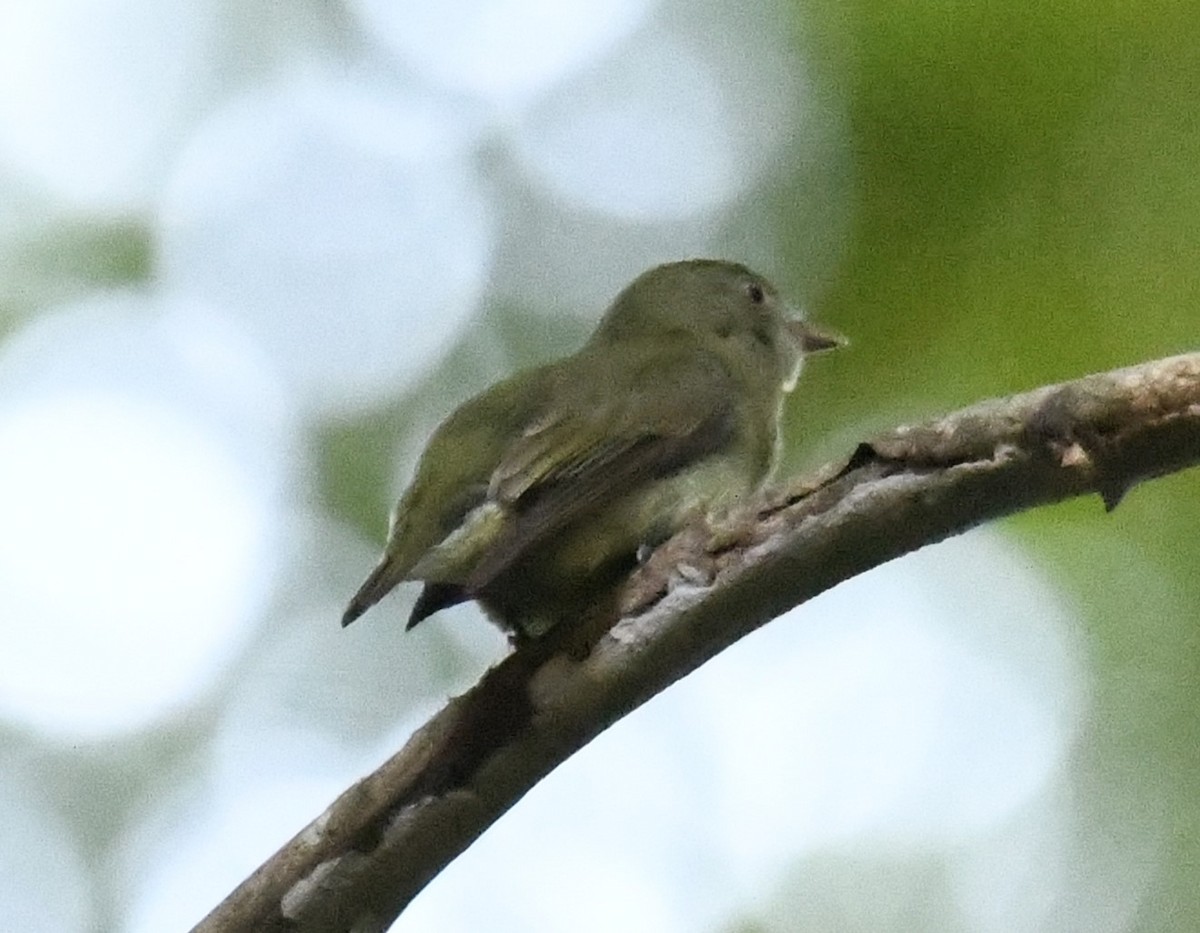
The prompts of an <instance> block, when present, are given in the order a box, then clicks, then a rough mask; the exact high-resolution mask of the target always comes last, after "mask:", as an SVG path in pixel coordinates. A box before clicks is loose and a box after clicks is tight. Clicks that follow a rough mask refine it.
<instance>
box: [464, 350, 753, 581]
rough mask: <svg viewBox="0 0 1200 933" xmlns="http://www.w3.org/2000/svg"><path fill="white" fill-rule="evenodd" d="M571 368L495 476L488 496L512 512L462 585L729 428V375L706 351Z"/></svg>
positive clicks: (716, 441)
mask: <svg viewBox="0 0 1200 933" xmlns="http://www.w3.org/2000/svg"><path fill="white" fill-rule="evenodd" d="M638 356H640V357H641V358H640V359H639V358H637V357H638ZM577 375H578V376H579V378H578V379H577V380H575V381H574V382H573V383H572V384H571V386H570V388H569V390H568V391H567V392H566V393H565V398H561V399H560V400H559V401H560V404H556V405H554V406H553V407H552V408H551V409H549V410H548V411H547V412H546V413H544V414H542V415H541V416H540V417H538V418H535V419H533V420H532V421H531V422H530V423H529V424H528V425H527V426H526V428H525V430H524V432H523V433H522V435H521V436H520V437H519V438H518V439H517V440H516V441H514V442H513V443H512V444H511V445H510V447H509V448H508V449H507V451H506V453H505V455H504V457H503V458H502V459H501V461H500V464H499V465H498V466H497V468H496V470H495V472H494V473H493V474H492V478H491V484H490V489H489V494H488V495H489V499H491V500H493V501H496V502H499V503H501V504H503V505H504V506H505V509H506V511H507V512H508V514H509V515H510V519H509V521H508V522H507V523H506V527H505V529H504V531H503V533H502V534H500V535H499V536H498V537H497V539H496V540H495V541H494V542H493V546H491V547H489V548H488V553H487V554H486V555H485V556H484V557H483V558H482V559H481V560H480V561H479V563H478V564H477V565H476V566H475V567H474V568H473V570H472V572H471V574H470V577H469V579H468V580H467V581H466V586H467V589H468V590H472V591H477V590H478V589H479V588H481V587H483V586H486V585H487V584H488V583H489V582H490V581H492V580H494V579H495V578H496V577H497V576H498V575H499V574H501V573H502V572H503V571H504V570H506V569H507V568H508V567H510V566H512V564H513V563H515V562H516V561H517V560H518V559H519V558H520V557H521V556H522V555H524V554H525V553H527V552H528V551H529V549H530V548H531V547H534V546H535V545H537V544H539V543H541V542H543V541H544V540H546V539H547V538H548V537H549V536H551V535H552V534H554V533H555V532H557V531H559V530H561V529H562V528H564V527H566V526H567V525H569V524H571V523H572V522H573V521H575V520H576V519H578V518H579V517H580V516H582V515H584V514H586V513H588V512H590V511H592V510H595V509H600V508H603V507H604V505H605V504H606V503H609V502H612V501H615V500H616V499H618V498H620V497H621V496H623V495H625V494H626V493H628V492H629V490H631V489H634V488H637V487H638V486H640V485H642V484H644V483H646V482H649V481H652V480H654V479H657V478H661V477H664V476H669V475H670V474H672V473H675V472H676V471H678V470H680V469H682V468H683V467H685V466H687V465H688V464H690V463H693V462H695V461H696V460H698V459H700V458H702V457H704V456H705V455H707V454H710V453H712V452H713V451H716V450H720V449H721V448H722V447H724V446H725V445H726V444H727V443H728V441H729V439H730V438H731V437H732V435H733V432H734V429H735V401H734V394H733V392H732V387H731V385H730V381H729V377H728V375H727V374H726V372H725V370H724V368H723V367H722V366H721V365H720V364H719V362H717V361H716V360H715V359H713V358H712V357H709V356H707V355H705V354H701V353H696V352H690V353H683V352H674V353H672V352H662V351H658V352H644V353H641V354H635V358H634V359H632V360H631V359H630V358H628V357H625V358H623V359H620V360H616V361H614V360H612V358H611V357H609V358H602V359H599V360H596V361H595V362H592V363H590V364H589V365H587V366H581V367H579V371H578V373H577Z"/></svg>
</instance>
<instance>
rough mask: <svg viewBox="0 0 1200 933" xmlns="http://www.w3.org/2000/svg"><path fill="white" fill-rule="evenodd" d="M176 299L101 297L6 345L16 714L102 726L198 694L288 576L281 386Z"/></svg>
mask: <svg viewBox="0 0 1200 933" xmlns="http://www.w3.org/2000/svg"><path fill="white" fill-rule="evenodd" d="M147 305H149V306H147ZM175 310H176V311H177V312H178V314H177V316H175V317H172V316H171V314H169V313H166V312H163V311H162V310H161V309H159V308H156V307H154V306H153V305H151V304H149V303H148V302H146V301H145V300H144V299H139V298H135V297H132V296H126V297H124V298H120V297H117V298H107V299H100V300H97V301H96V302H94V303H91V304H87V305H83V306H79V307H76V308H73V309H70V310H68V311H64V312H60V313H58V314H55V315H50V316H48V317H47V318H45V319H44V320H42V321H39V322H37V323H35V324H34V325H33V326H32V327H30V328H29V329H28V330H26V331H25V332H23V333H21V334H19V335H18V336H17V337H16V338H15V340H14V341H13V342H12V343H11V344H10V345H9V346H7V347H5V351H6V352H5V353H4V355H3V356H0V514H3V515H4V517H5V533H4V535H2V536H0V605H2V606H3V607H4V632H5V650H4V651H3V652H0V715H3V716H4V717H6V718H8V719H10V720H13V721H15V722H20V723H22V724H24V725H26V726H28V727H31V728H34V729H38V730H43V731H45V732H48V733H50V734H54V735H58V736H63V737H82V738H89V737H92V738H96V737H101V736H104V735H109V734H112V733H117V732H124V731H128V730H131V729H135V728H138V727H140V726H142V725H144V724H146V723H148V722H151V721H153V720H154V719H156V718H158V717H160V716H162V715H164V714H165V713H167V712H169V711H171V710H173V709H176V708H178V707H179V706H180V705H181V704H183V703H185V702H186V701H187V700H188V699H190V698H192V697H194V696H195V695H196V694H197V693H198V692H199V691H201V690H203V689H204V688H205V687H206V686H207V685H209V684H210V683H211V682H212V679H213V678H214V677H215V676H216V675H217V674H218V673H219V672H220V671H221V670H222V669H223V666H224V664H225V663H227V662H228V660H229V659H230V658H231V656H232V654H233V652H234V650H235V648H236V647H237V645H238V644H240V642H241V639H242V638H243V637H244V635H245V634H246V633H247V631H248V630H249V629H248V626H249V623H251V622H252V621H253V620H254V618H255V616H256V614H257V613H258V612H259V611H260V608H261V606H262V604H263V602H264V601H265V599H266V596H267V594H268V592H269V589H270V583H271V579H272V575H273V569H272V566H273V563H274V558H273V556H272V552H273V545H274V541H273V534H274V532H273V529H274V527H275V526H276V524H277V521H278V519H277V516H276V512H277V510H278V504H277V499H278V497H279V496H280V492H281V483H282V475H283V469H282V466H281V464H282V462H283V457H284V447H285V446H286V434H287V428H286V425H285V419H284V415H283V413H282V411H281V410H279V409H278V407H277V405H276V403H275V402H274V401H273V400H272V399H271V398H270V395H271V394H273V392H274V391H276V390H275V387H274V386H273V385H272V383H271V380H270V378H269V375H268V374H267V373H265V372H256V371H255V369H254V367H255V365H256V363H257V361H256V359H255V358H254V357H253V355H252V354H250V353H248V351H247V350H246V348H245V347H244V346H242V345H240V344H238V343H237V342H236V341H230V340H226V339H223V337H222V328H221V327H220V326H219V325H218V323H217V322H216V321H213V322H211V324H212V326H211V327H210V328H209V330H208V332H207V333H205V334H200V333H199V332H198V331H197V322H196V321H195V320H194V319H193V318H192V317H191V315H190V313H187V312H185V311H180V310H179V309H175ZM245 392H248V393H249V394H248V395H247V394H243V393H245Z"/></svg>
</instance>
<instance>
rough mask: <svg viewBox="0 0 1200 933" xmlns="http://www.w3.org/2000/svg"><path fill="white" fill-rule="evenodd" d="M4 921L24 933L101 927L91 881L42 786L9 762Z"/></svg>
mask: <svg viewBox="0 0 1200 933" xmlns="http://www.w3.org/2000/svg"><path fill="white" fill-rule="evenodd" d="M0 826H3V827H4V832H3V833H0V917H3V918H4V929H6V930H20V931H21V933H86V931H90V930H95V929H97V928H98V926H97V925H98V923H99V921H98V919H97V918H96V916H95V915H94V911H93V907H92V894H91V878H90V877H89V875H88V872H87V868H86V866H85V864H84V860H83V856H82V854H81V853H80V852H79V851H78V849H77V848H76V839H75V832H74V831H73V829H72V828H70V827H68V826H67V824H66V823H65V822H64V821H63V819H62V816H61V814H60V813H59V812H58V807H57V805H56V804H55V803H53V802H52V801H51V799H50V796H49V795H48V794H46V793H44V787H42V786H40V785H37V784H35V783H34V782H33V781H32V780H30V779H28V778H26V777H25V776H24V775H18V773H17V771H16V769H15V768H14V767H13V765H12V762H11V761H7V762H6V763H5V768H4V780H3V781H0Z"/></svg>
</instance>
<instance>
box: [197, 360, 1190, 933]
mask: <svg viewBox="0 0 1200 933" xmlns="http://www.w3.org/2000/svg"><path fill="white" fill-rule="evenodd" d="M1198 463H1200V353H1197V354H1189V355H1185V356H1178V357H1173V358H1170V359H1164V360H1158V361H1155V362H1150V363H1145V364H1143V365H1140V366H1133V367H1130V368H1128V369H1122V370H1116V371H1113V372H1109V373H1102V374H1099V375H1094V376H1089V377H1086V378H1084V379H1080V380H1077V381H1075V382H1069V383H1064V384H1062V385H1058V386H1048V387H1045V388H1041V389H1037V390H1035V391H1033V392H1028V393H1025V394H1023V395H1018V396H1013V397H1011V398H1006V399H998V400H993V401H989V402H983V403H981V404H979V405H975V406H972V407H970V408H966V409H963V410H962V411H959V412H956V413H954V414H951V415H947V416H946V417H944V418H941V419H938V420H936V421H931V422H928V423H926V424H922V425H918V426H915V427H902V428H899V429H896V430H894V431H892V432H890V433H888V434H886V435H884V436H882V437H879V438H876V439H875V440H873V441H870V442H867V443H864V444H861V445H860V446H859V447H858V449H857V450H856V451H855V452H854V453H853V455H852V456H851V457H850V458H849V459H848V461H847V462H845V463H844V464H838V465H834V466H830V467H827V468H825V469H824V470H823V471H821V472H820V473H819V474H818V475H816V476H814V477H811V478H808V479H803V480H799V481H795V482H793V483H791V484H789V485H787V486H785V487H782V488H775V489H772V490H768V491H767V492H765V493H764V494H763V495H762V496H761V497H760V499H759V501H757V502H756V503H755V507H754V508H753V509H752V510H749V511H747V512H745V513H742V514H740V515H734V516H728V517H726V518H725V519H723V520H721V521H719V522H718V523H716V524H715V525H713V526H709V525H704V524H701V523H699V522H698V523H696V524H695V525H693V526H692V527H689V528H687V529H685V530H684V531H682V532H680V533H679V534H678V535H677V536H675V537H674V538H673V539H671V540H670V541H669V542H667V543H666V544H665V545H663V546H662V547H661V548H659V549H658V551H656V552H655V553H654V554H653V555H652V556H651V558H650V560H649V561H648V562H647V563H646V564H644V565H643V566H642V567H640V568H639V569H638V571H637V572H636V573H635V574H634V575H633V577H632V578H631V580H630V581H629V583H628V584H627V585H626V586H625V588H624V590H623V593H622V616H621V618H620V619H619V620H615V621H614V620H612V619H609V620H604V621H603V628H604V631H603V632H602V633H601V634H600V635H599V636H598V640H596V641H595V644H594V645H593V646H592V647H591V649H590V651H581V650H580V645H579V643H578V642H575V643H573V646H557V647H555V646H546V647H543V648H541V649H539V648H537V647H536V646H535V647H534V648H533V650H526V649H524V648H523V649H522V650H521V651H518V652H515V653H513V654H511V655H509V656H508V657H507V658H505V659H504V660H503V661H502V662H500V663H499V664H498V665H497V666H496V667H494V668H492V669H491V670H490V671H488V672H487V674H485V675H484V677H483V678H482V680H481V681H480V682H479V683H478V684H477V685H476V686H475V687H473V688H472V689H471V690H469V691H468V692H467V693H465V694H463V695H462V696H459V697H456V698H454V699H452V700H451V701H450V702H449V703H448V704H447V705H446V706H445V707H444V708H443V709H442V710H441V711H440V712H439V713H437V714H436V715H435V716H434V717H433V718H432V719H430V720H429V722H428V723H426V724H425V725H424V726H423V727H422V728H421V729H420V730H419V731H418V732H417V733H416V734H415V735H413V737H412V738H411V739H410V740H409V741H408V743H407V744H406V745H405V746H404V748H403V749H401V750H400V751H399V752H398V753H397V754H396V755H395V756H393V758H392V759H391V760H390V761H388V762H387V763H386V764H384V765H383V766H382V767H381V768H379V770H377V771H376V772H375V773H374V774H371V775H369V776H368V777H366V778H364V779H363V780H361V781H359V782H358V783H357V784H355V785H354V786H352V787H351V788H350V789H349V790H347V791H346V792H345V793H343V794H342V795H341V796H340V797H339V798H338V799H337V800H336V801H334V803H333V804H332V805H331V806H330V807H329V809H327V810H326V811H325V812H324V813H323V814H321V815H320V816H319V817H318V818H317V819H316V820H315V821H314V822H313V823H311V824H310V825H309V826H308V827H307V828H305V829H304V830H303V831H301V832H300V833H299V834H298V835H297V836H296V837H295V838H293V839H292V840H291V841H290V842H289V843H287V844H286V845H285V846H284V847H283V848H282V849H280V850H279V851H278V852H277V853H276V854H275V855H274V856H272V857H271V858H270V859H269V860H268V861H267V862H266V863H264V864H263V865H262V866H261V867H260V868H259V869H258V870H257V871H256V872H255V873H254V874H253V875H251V876H250V877H249V878H248V879H246V881H244V882H243V883H242V884H241V885H240V886H239V887H238V888H237V889H236V890H235V891H234V892H233V893H232V894H230V895H229V897H227V898H226V899H225V901H224V902H222V903H221V904H220V905H219V906H218V907H217V908H216V909H215V910H213V912H212V913H211V914H209V916H208V917H207V918H205V919H204V920H203V921H202V922H201V923H200V924H199V926H197V927H196V928H195V931H197V933H218V931H219V933H232V931H251V930H253V931H270V930H278V931H284V930H287V931H306V933H310V931H311V933H316V931H350V930H354V931H356V933H364V931H370V930H384V929H386V928H387V927H388V926H389V925H390V924H391V922H392V921H393V920H394V919H395V917H396V916H397V915H398V914H399V913H400V911H401V910H403V908H404V907H405V905H406V904H408V902H409V901H410V900H412V898H413V897H414V896H415V895H416V894H417V893H418V892H419V891H420V890H421V889H422V888H423V887H424V886H425V885H426V884H427V883H428V882H429V881H430V879H432V878H433V877H434V876H435V875H436V874H437V873H438V872H439V871H440V870H441V869H442V868H443V867H444V866H445V865H446V864H447V863H448V862H449V861H450V860H451V859H453V858H454V856H455V855H457V854H458V853H459V852H461V851H463V850H464V849H465V848H466V847H467V846H469V845H470V844H471V842H472V841H473V840H474V839H475V838H476V837H477V836H479V834H480V833H482V832H483V831H484V830H485V829H486V828H487V827H488V826H489V825H491V824H492V823H493V822H494V821H495V820H496V819H498V818H499V817H500V815H501V814H503V813H504V812H505V811H506V810H507V809H508V808H509V807H511V806H512V805H513V804H514V803H516V801H517V800H519V799H520V798H521V796H523V795H524V794H525V792H526V791H528V790H529V789H530V788H531V787H533V785H534V784H536V783H537V782H538V781H539V780H540V779H541V778H542V777H543V776H545V775H546V774H547V773H549V772H550V771H551V770H552V769H553V768H554V767H556V766H557V765H558V764H559V763H560V762H562V761H563V760H565V759H566V758H567V757H568V756H570V755H571V754H572V753H573V752H574V751H575V750H576V749H578V748H580V747H581V746H582V745H584V744H585V743H587V742H588V741H590V740H591V739H592V738H593V737H594V736H596V735H597V734H598V733H600V732H601V731H603V730H604V729H605V728H607V727H608V726H609V725H610V724H611V723H613V722H615V721H616V720H617V719H619V718H621V717H622V716H624V715H625V714H626V713H628V712H630V711H631V710H632V709H634V708H635V707H637V706H638V705H640V704H641V703H644V702H645V701H646V700H648V699H649V698H650V697H652V696H654V695H655V694H656V693H658V692H659V691H661V690H663V689H665V688H666V687H667V686H669V685H670V684H671V683H673V682H674V681H676V680H678V679H679V678H681V677H683V676H684V675H685V674H687V673H688V672H690V671H692V670H694V669H695V668H696V667H698V666H699V665H700V664H702V663H704V661H706V660H708V659H709V658H711V657H712V656H714V655H715V654H717V652H719V651H721V650H722V649H723V648H725V647H726V646H727V645H729V644H731V643H732V642H734V641H736V640H737V639H739V638H741V637H742V636H743V635H746V634H748V633H749V632H751V631H753V630H754V629H756V628H758V627H759V626H761V625H763V624H764V623H766V622H768V621H769V620H770V619H772V618H774V617H776V616H777V615H779V614H780V613H782V612H784V611H785V610H787V609H789V608H791V607H792V606H795V605H798V604H799V603H802V602H804V601H805V600H807V599H809V598H811V597H813V596H815V595H817V594H818V593H820V592H822V591H824V590H826V589H829V588H830V587H832V586H835V585H836V584H838V583H840V582H841V581H843V580H846V579H848V578H849V577H852V576H854V575H855V574H858V573H861V572H862V571H864V570H867V569H869V568H871V567H874V566H877V565H878V564H881V563H883V562H885V561H888V560H891V559H892V558H894V557H898V556H900V555H902V554H905V553H908V552H909V551H912V550H915V549H917V548H919V547H922V546H923V545H926V544H931V543H933V542H935V541H939V540H941V539H943V538H946V537H948V536H950V535H953V534H958V533H960V532H962V531H965V530H967V529H969V528H971V527H973V526H975V525H978V524H981V523H982V522H985V521H988V520H990V519H994V518H998V517H1000V516H1003V515H1008V514H1011V513H1013V512H1017V511H1021V510H1023V509H1028V508H1032V507H1034V506H1037V505H1041V504H1045V503H1049V502H1056V501H1059V500H1062V499H1066V498H1070V497H1072V496H1078V495H1083V494H1086V493H1093V492H1094V493H1098V494H1099V495H1100V496H1101V497H1102V498H1103V500H1104V502H1105V504H1106V506H1107V507H1108V508H1109V509H1111V508H1114V507H1115V506H1116V504H1117V502H1118V501H1119V500H1120V498H1121V496H1122V495H1123V494H1124V492H1125V491H1126V490H1127V489H1129V488H1130V487H1131V486H1133V485H1134V484H1136V483H1137V482H1139V481H1141V480H1144V479H1148V478H1151V477H1155V476H1160V475H1163V474H1165V473H1170V472H1173V471H1177V470H1181V469H1184V468H1185V467H1188V466H1193V465H1196V464H1198Z"/></svg>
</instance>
